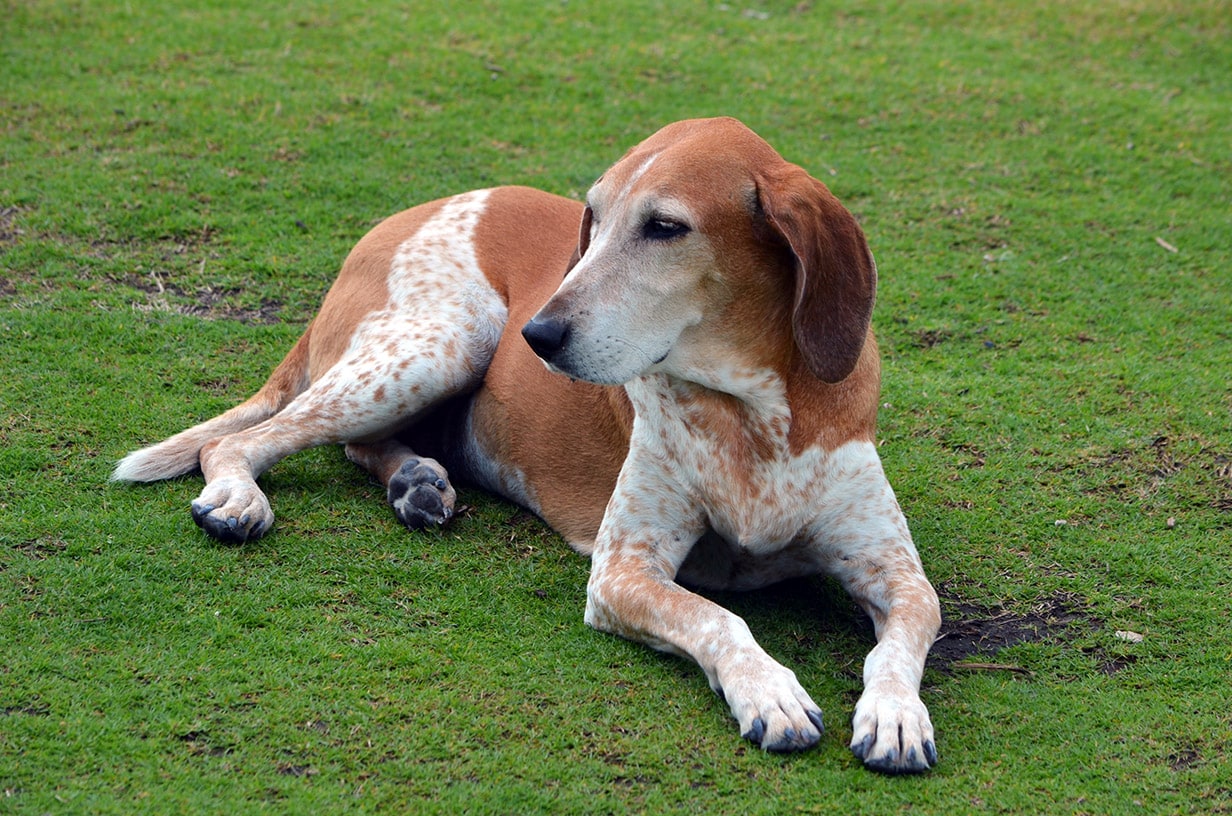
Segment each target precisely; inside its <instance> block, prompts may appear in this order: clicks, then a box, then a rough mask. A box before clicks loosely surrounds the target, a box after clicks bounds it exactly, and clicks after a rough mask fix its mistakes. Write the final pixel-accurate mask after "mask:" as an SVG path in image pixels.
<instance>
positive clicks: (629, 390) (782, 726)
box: [113, 119, 940, 773]
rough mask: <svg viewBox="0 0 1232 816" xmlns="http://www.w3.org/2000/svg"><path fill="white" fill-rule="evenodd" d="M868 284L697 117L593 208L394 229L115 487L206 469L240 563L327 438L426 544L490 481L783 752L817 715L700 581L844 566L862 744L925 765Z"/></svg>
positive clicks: (628, 623)
mask: <svg viewBox="0 0 1232 816" xmlns="http://www.w3.org/2000/svg"><path fill="white" fill-rule="evenodd" d="M579 224H580V231H579ZM562 278H563V280H562ZM875 284H876V268H875V267H874V264H873V259H872V257H871V255H870V254H869V250H868V247H867V245H866V244H865V240H864V236H863V233H862V232H861V230H860V228H859V226H858V225H857V224H856V221H855V219H854V218H853V217H852V216H851V214H850V213H849V212H848V211H847V210H846V209H845V208H844V207H843V206H842V205H841V204H840V203H839V202H838V200H837V199H835V198H834V196H833V195H832V194H831V193H830V191H829V190H828V189H826V187H825V186H824V185H823V184H822V183H821V182H819V181H817V180H815V179H814V178H812V177H811V176H809V174H808V173H806V172H805V171H804V170H802V169H801V168H800V167H797V166H796V165H793V164H790V163H788V162H786V161H784V160H783V159H782V158H781V157H780V156H779V155H778V153H776V152H775V151H774V150H773V149H772V148H771V147H770V146H769V145H768V144H766V143H765V142H764V141H762V140H761V139H760V138H758V137H757V136H756V135H755V134H754V133H752V132H751V131H750V130H748V129H747V128H746V127H744V126H743V125H742V124H740V123H739V122H737V121H735V120H732V119H709V120H694V121H685V122H678V123H676V124H673V125H669V126H668V127H665V128H664V129H663V130H661V131H659V132H658V133H656V134H654V135H653V136H651V137H650V138H649V139H647V140H646V141H644V142H642V143H641V144H639V145H637V146H636V147H634V148H633V149H632V150H630V151H629V152H628V153H626V154H625V156H624V157H623V158H622V159H621V160H620V161H618V162H617V163H616V164H615V165H614V166H613V167H612V168H611V169H610V170H608V171H607V172H606V173H605V174H604V175H603V176H602V177H601V178H600V179H599V180H598V181H597V182H596V183H595V185H594V186H593V187H592V188H591V190H590V192H589V193H588V195H587V200H586V204H585V205H583V204H580V203H577V202H574V201H570V200H567V199H564V198H559V197H556V196H553V195H549V194H547V193H542V192H538V191H535V190H531V189H526V188H519V187H507V188H498V189H491V190H479V191H476V192H471V193H465V194H462V195H458V196H454V197H452V198H447V199H444V200H441V201H435V202H432V203H428V204H423V205H421V206H418V207H414V208H412V209H410V210H407V211H405V212H402V213H399V214H398V215H395V216H393V217H391V218H389V219H387V220H386V221H384V222H383V223H381V224H380V225H379V226H377V227H376V228H375V229H373V230H372V231H371V232H370V233H369V234H368V235H367V236H365V237H364V238H363V240H361V241H360V242H359V244H358V245H357V246H356V247H355V249H354V250H353V251H352V252H351V254H350V256H349V257H348V258H347V260H346V262H345V264H344V265H343V267H342V271H341V274H340V275H339V277H338V279H337V281H336V282H335V283H334V286H333V288H332V289H331V290H330V292H329V294H328V295H327V296H326V298H325V301H324V303H323V304H322V306H321V311H320V313H319V314H318V315H317V317H316V319H315V320H313V321H312V323H311V324H310V325H309V327H308V329H307V331H305V333H304V335H303V337H301V338H300V340H299V342H298V343H296V345H295V346H294V348H292V350H291V352H290V353H289V354H288V355H287V357H286V358H285V359H284V360H283V361H282V363H281V364H279V365H278V367H277V368H276V369H275V370H274V373H273V374H272V375H271V377H270V379H269V381H268V382H267V383H266V384H265V385H264V386H263V387H262V388H261V390H260V391H259V392H258V393H257V394H256V395H255V396H253V397H252V398H251V399H249V400H248V401H246V402H244V403H243V404H241V405H239V406H237V407H235V408H233V409H231V410H229V411H227V412H226V413H223V414H221V415H220V416H218V417H216V418H214V419H211V420H209V421H207V422H204V423H202V424H200V425H197V426H196V427H193V428H190V429H188V430H186V431H183V432H181V433H179V434H177V435H175V436H173V437H171V438H170V439H168V440H166V441H165V442H162V443H160V444H158V445H154V446H153V447H150V448H146V449H144V450H140V451H137V452H135V453H132V454H130V455H128V456H127V457H126V458H124V459H123V460H122V461H121V462H120V463H119V465H118V466H117V467H116V470H115V474H114V477H113V478H115V479H117V480H122V481H152V480H155V479H164V478H168V477H171V476H176V475H180V474H184V473H189V472H191V471H193V470H195V469H196V468H198V467H200V469H201V471H202V473H203V474H204V476H205V481H206V485H205V489H204V491H203V492H202V493H201V495H200V497H199V498H198V499H197V500H196V501H194V502H193V503H192V515H193V518H194V519H195V520H196V522H197V524H199V525H200V526H201V527H202V528H203V529H204V530H205V531H206V532H207V533H209V534H210V535H212V536H214V537H215V538H218V539H220V540H223V541H234V542H242V541H246V540H248V539H252V538H256V537H257V536H259V535H261V534H263V533H266V532H268V531H269V529H270V527H271V525H272V524H273V521H274V516H273V514H272V512H271V511H270V506H269V502H268V501H267V500H266V498H265V495H264V494H263V493H262V492H261V490H260V488H258V487H257V484H256V481H255V480H256V478H257V477H258V476H259V475H260V474H261V473H263V472H264V471H265V470H266V469H268V468H269V467H270V466H271V465H273V464H274V463H275V462H277V461H278V460H280V459H282V458H283V457H285V456H288V455H289V454H292V453H295V452H296V451H300V450H303V449H305V448H309V447H312V446H315V445H324V444H333V443H344V444H346V452H347V455H348V456H349V457H350V458H351V459H352V460H353V461H354V462H356V463H358V464H359V465H360V466H362V467H363V468H365V469H366V470H368V471H369V472H370V473H371V474H372V475H373V476H375V477H376V478H377V479H379V480H380V481H381V483H382V484H383V485H385V486H386V488H387V490H388V497H389V502H390V504H391V505H392V506H393V509H394V512H395V513H396V515H397V516H398V518H399V519H401V520H402V521H403V522H404V523H405V524H406V525H407V526H409V527H412V528H414V527H422V526H424V525H428V524H439V523H443V522H445V521H446V520H448V519H449V518H450V516H451V515H452V511H453V507H454V501H455V493H454V488H453V486H452V485H451V483H450V475H449V474H452V475H453V477H454V478H457V479H459V480H461V481H465V482H468V483H471V484H475V485H478V486H480V487H483V488H486V489H488V490H490V491H493V492H495V493H497V494H499V495H501V496H504V497H506V498H507V499H510V500H512V501H514V502H517V503H518V504H520V505H522V506H524V507H526V508H529V509H530V510H532V511H534V512H535V513H537V514H538V515H539V516H541V517H542V518H543V519H545V520H546V521H547V522H548V523H549V524H550V525H551V526H552V527H553V528H555V529H556V530H557V531H558V532H559V533H560V534H561V535H562V536H564V538H565V539H566V540H567V541H568V542H569V543H570V544H571V545H572V546H573V547H575V548H576V549H577V550H578V551H580V552H582V553H584V554H589V555H590V557H591V572H590V581H589V584H588V587H587V601H586V622H587V623H589V624H590V625H592V626H594V627H596V628H598V629H601V630H603V631H607V632H613V633H616V634H618V635H621V636H624V637H626V638H631V639H634V640H638V641H641V642H644V643H646V644H649V645H650V646H652V647H654V648H656V649H661V650H664V651H668V652H672V653H674V654H678V655H683V656H687V657H689V658H691V659H693V660H694V661H696V662H697V663H698V664H700V665H701V667H702V669H703V670H704V671H705V673H706V676H707V677H708V678H709V680H710V685H711V686H712V687H713V688H714V690H715V691H717V692H718V693H719V694H720V695H721V696H722V697H723V698H724V699H725V700H726V702H727V704H728V705H729V706H730V707H731V713H732V716H733V717H735V719H736V720H737V721H738V722H739V724H740V729H741V733H742V734H743V735H744V736H745V737H747V738H748V739H750V740H752V741H754V742H756V743H758V744H760V745H761V746H762V747H763V748H765V749H767V750H771V751H791V750H798V749H803V748H807V747H809V746H811V745H813V744H815V743H817V741H818V740H819V739H820V737H821V732H822V720H821V714H820V712H819V709H818V706H817V705H816V704H815V703H814V702H813V701H812V700H811V699H810V698H809V696H808V694H807V693H806V692H805V691H804V689H803V688H801V686H800V684H799V683H798V682H797V680H796V676H795V674H794V673H793V672H792V671H790V670H789V669H787V668H785V667H783V666H782V665H780V664H779V663H778V662H776V661H775V660H774V659H773V658H772V657H770V655H768V654H767V653H766V652H765V651H764V650H763V649H762V648H761V647H760V646H758V644H757V642H756V641H755V640H754V639H753V636H752V634H750V632H749V628H748V626H747V625H746V624H745V622H744V621H743V620H742V619H741V618H739V617H737V616H736V615H734V614H732V613H731V612H729V611H727V610H726V609H724V608H722V607H721V606H719V605H717V604H715V603H713V602H711V601H710V600H707V599H706V598H703V597H702V596H700V595H698V594H695V593H694V592H692V591H689V590H688V589H685V588H684V587H685V586H693V587H698V588H710V589H749V588H755V587H761V586H765V585H767V584H771V583H773V582H776V581H780V580H782V579H784V578H787V577H790V576H798V575H809V574H817V573H826V574H829V575H833V576H835V577H837V579H838V580H839V581H840V582H841V583H842V584H843V586H844V587H845V588H846V589H847V591H848V592H850V593H851V595H852V596H853V597H854V598H855V599H856V601H857V602H858V603H859V604H860V605H861V606H862V607H863V608H864V609H865V610H866V611H867V612H868V614H869V615H870V616H871V617H872V620H873V623H874V625H875V629H876V636H877V645H876V647H875V648H874V649H873V650H872V652H871V653H870V654H869V655H868V658H867V659H866V661H865V664H864V687H865V688H864V693H863V696H862V697H861V698H860V700H859V702H858V703H857V705H856V710H855V717H854V721H853V735H852V738H851V749H852V750H853V751H854V752H855V754H856V755H857V756H858V757H860V758H861V759H862V760H863V761H864V763H865V764H866V765H867V766H868V767H870V768H873V769H875V770H879V771H886V772H892V773H896V772H916V771H924V770H927V769H928V768H929V767H930V766H932V765H933V764H934V763H935V762H936V761H937V751H936V747H935V743H934V741H933V728H932V724H931V722H930V721H929V717H928V711H927V709H925V707H924V705H923V703H922V702H921V701H920V697H919V684H920V677H921V674H922V672H923V669H924V659H925V656H926V654H927V652H928V649H929V647H930V646H931V644H932V642H933V639H934V637H935V636H936V634H937V629H938V626H939V623H940V613H939V609H938V604H937V597H936V594H935V593H934V592H933V589H932V587H931V586H930V585H929V582H928V580H927V578H926V577H925V575H924V572H923V569H922V567H921V565H920V559H919V557H918V556H917V554H916V550H915V547H914V545H913V544H912V540H911V535H910V533H909V532H908V530H907V524H906V522H905V521H904V519H903V515H902V512H901V511H900V510H899V507H898V503H897V501H896V500H895V498H894V493H893V491H892V490H891V489H890V485H889V483H888V482H887V481H886V477H885V474H884V472H883V471H882V467H881V462H880V460H879V459H878V456H877V451H876V448H875V446H874V437H873V426H874V422H875V419H876V413H877V400H878V390H879V387H880V364H879V361H878V356H877V346H876V342H875V341H874V339H873V336H872V334H871V332H870V329H869V317H870V313H871V311H872V308H873V295H874V288H875ZM544 363H546V365H544ZM429 457H432V458H429Z"/></svg>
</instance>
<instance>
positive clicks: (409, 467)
mask: <svg viewBox="0 0 1232 816" xmlns="http://www.w3.org/2000/svg"><path fill="white" fill-rule="evenodd" d="M387 496H388V499H389V504H390V505H391V506H392V507H393V509H394V515H395V516H397V517H398V520H399V521H401V522H402V523H403V524H405V525H406V526H407V527H408V528H410V529H412V530H421V529H423V528H425V527H435V526H438V525H441V524H444V523H445V522H447V521H449V519H451V518H452V517H453V508H454V502H456V501H457V494H456V493H455V492H454V489H453V486H452V485H450V484H449V478H448V476H447V475H446V473H445V469H444V468H443V467H441V466H440V465H439V464H437V463H436V462H434V461H432V460H430V459H424V460H419V459H410V460H408V461H406V462H405V463H404V464H403V465H402V467H401V468H399V469H398V472H397V473H395V474H394V475H393V476H392V477H391V478H390V480H389V489H388V492H387Z"/></svg>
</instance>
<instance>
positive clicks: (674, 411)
mask: <svg viewBox="0 0 1232 816" xmlns="http://www.w3.org/2000/svg"><path fill="white" fill-rule="evenodd" d="M690 373H691V375H692V376H691V377H690V378H689V379H687V380H686V379H682V378H680V377H676V376H673V375H671V374H662V373H660V374H650V375H647V376H644V377H640V378H638V379H636V380H634V381H632V382H630V383H628V384H627V385H626V386H625V391H626V393H628V395H629V400H630V402H631V403H632V404H633V410H634V414H635V417H636V419H635V425H634V427H635V431H634V433H635V435H636V434H637V430H636V429H637V427H638V425H639V424H640V425H641V426H642V427H643V429H644V431H645V432H646V434H647V436H646V437H645V439H646V441H652V440H653V439H654V438H655V437H659V438H661V439H662V440H663V441H664V442H667V441H668V440H669V439H671V438H677V439H679V438H682V436H681V435H683V436H684V437H692V438H695V439H696V441H699V442H701V443H702V445H703V447H706V448H711V449H713V450H715V451H716V453H718V452H719V451H722V452H723V455H727V456H737V457H740V458H743V457H746V456H753V457H755V458H758V459H761V460H763V461H764V460H767V459H774V458H778V457H781V456H782V455H784V454H785V453H786V451H787V448H788V437H789V433H790V430H791V420H792V415H791V408H790V406H789V404H788V401H787V390H786V388H785V387H784V383H783V379H782V378H781V377H780V376H779V375H778V374H777V373H776V372H774V371H772V370H769V369H764V370H754V369H747V370H746V369H733V368H726V369H721V368H718V367H715V368H714V369H712V370H709V371H700V372H696V373H694V372H690ZM651 426H653V427H651Z"/></svg>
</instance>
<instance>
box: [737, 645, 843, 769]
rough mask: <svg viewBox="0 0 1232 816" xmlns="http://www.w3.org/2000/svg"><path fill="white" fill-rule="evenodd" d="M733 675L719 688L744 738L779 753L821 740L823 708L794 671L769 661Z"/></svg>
mask: <svg viewBox="0 0 1232 816" xmlns="http://www.w3.org/2000/svg"><path fill="white" fill-rule="evenodd" d="M732 674H733V675H734V676H733V677H732V678H730V679H729V680H728V681H727V682H725V683H723V684H722V687H721V688H719V689H716V690H717V691H718V693H719V694H720V695H722V696H723V698H724V699H726V700H727V704H728V705H729V706H730V707H731V712H732V716H733V717H735V718H736V721H737V722H738V723H740V734H741V736H743V737H744V738H745V739H747V740H749V741H750V742H753V743H756V744H757V745H759V746H761V748H762V750H765V751H774V752H776V753H777V752H786V751H803V750H805V749H806V748H812V747H813V746H814V745H816V744H817V743H818V742H819V741H820V740H821V735H822V734H823V733H824V732H825V726H824V725H823V724H822V718H821V709H820V708H818V707H817V704H816V703H814V702H813V701H812V699H811V698H810V697H809V696H808V693H807V692H806V691H805V690H804V688H803V687H802V686H801V685H800V683H799V682H798V681H797V680H796V675H795V672H793V671H791V670H790V669H787V668H785V667H783V666H781V665H779V664H778V663H775V662H774V661H770V662H769V664H768V665H763V666H760V667H758V668H756V669H753V670H750V668H749V667H748V666H747V665H746V666H741V667H740V668H738V669H737V670H736V671H734V672H733V673H732Z"/></svg>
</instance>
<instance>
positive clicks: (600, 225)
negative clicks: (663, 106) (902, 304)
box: [522, 119, 877, 384]
mask: <svg viewBox="0 0 1232 816" xmlns="http://www.w3.org/2000/svg"><path fill="white" fill-rule="evenodd" d="M876 277H877V274H876V267H875V266H874V264H873V260H872V256H871V254H870V253H869V251H868V246H867V244H866V243H865V240H864V234H863V232H862V231H861V230H860V227H859V225H858V224H857V223H856V221H855V218H853V217H852V215H851V213H849V212H848V211H847V210H846V208H844V207H843V206H842V204H840V203H839V202H838V200H837V199H836V198H835V197H834V196H833V195H832V194H831V193H830V191H829V190H828V189H827V188H826V186H825V185H824V184H822V183H821V182H820V181H817V180H816V179H814V178H812V177H811V176H810V175H809V174H808V173H807V172H805V171H804V170H803V169H801V168H799V167H797V166H796V165H793V164H790V163H788V162H786V161H784V160H783V158H782V157H781V156H779V155H778V153H776V152H775V151H774V149H773V148H771V147H770V146H769V145H768V144H766V142H764V141H763V140H762V139H760V138H759V137H758V136H757V135H756V134H754V133H753V132H752V131H750V130H749V129H748V128H746V127H745V126H744V125H742V124H740V123H739V122H737V121H736V120H734V119H702V120H690V121H685V122H677V123H676V124H673V125H669V126H667V127H665V128H663V129H662V130H660V131H659V132H658V133H656V134H654V135H653V136H651V137H650V138H649V139H647V140H646V141H644V142H642V143H641V144H639V145H637V146H636V147H634V148H633V149H632V150H630V151H629V152H628V153H627V154H625V156H624V158H622V159H621V160H620V161H619V162H617V163H616V164H615V165H614V166H613V167H612V168H611V169H610V170H608V171H607V172H606V173H604V174H603V176H602V177H600V179H599V180H598V181H597V182H595V185H594V186H593V187H592V188H591V189H590V192H589V193H588V195H587V197H586V210H585V213H584V215H583V218H582V224H581V233H580V235H579V236H578V248H577V252H576V253H575V256H574V259H573V262H572V263H571V265H570V268H569V270H568V272H567V274H566V276H565V279H564V281H563V282H562V283H561V285H560V288H559V289H558V290H557V291H556V293H555V294H554V295H553V296H552V297H551V298H550V299H549V300H548V302H547V303H546V304H545V305H544V306H543V308H542V309H540V311H539V312H538V314H536V315H535V317H534V318H532V319H531V321H530V322H529V323H527V324H526V326H525V327H524V328H523V330H522V333H523V335H524V336H525V337H526V339H527V341H528V342H529V343H530V345H531V347H532V348H534V350H535V351H536V353H538V354H539V356H540V357H542V358H543V359H544V361H545V362H546V363H547V364H548V366H549V367H550V368H552V369H553V370H555V371H559V372H561V373H563V374H567V375H569V376H570V377H574V378H576V379H581V380H588V381H591V382H596V383H605V384H619V383H624V382H628V381H629V380H631V379H634V378H636V377H638V376H641V375H644V374H649V373H653V372H660V371H661V372H667V373H673V374H676V375H678V376H681V377H683V378H686V379H692V378H693V377H692V375H693V374H694V373H696V372H698V371H701V370H705V369H706V368H707V367H709V366H713V365H715V364H716V363H719V364H721V363H722V362H724V361H727V362H731V361H733V360H736V361H740V362H742V363H745V364H749V363H754V362H756V363H762V364H765V365H770V366H773V365H776V364H783V363H784V362H785V359H786V358H790V357H791V355H793V354H795V353H798V354H799V355H800V356H801V357H802V359H803V360H804V362H805V363H806V364H807V366H808V368H809V369H810V370H811V371H812V372H813V373H814V374H815V375H816V376H817V377H818V378H820V379H821V380H824V381H826V382H838V381H840V380H842V379H844V378H845V377H846V376H847V375H848V374H850V373H851V371H852V369H853V368H854V367H855V365H856V361H857V360H858V359H859V356H860V352H861V350H862V348H863V346H864V342H865V339H866V337H867V335H868V326H869V318H870V315H871V313H872V308H873V297H874V290H875V288H876Z"/></svg>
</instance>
